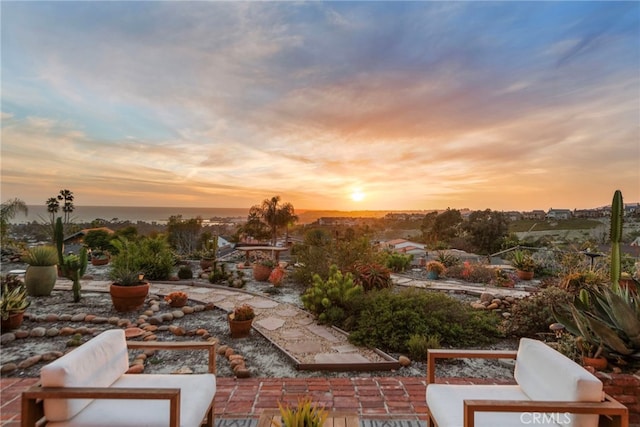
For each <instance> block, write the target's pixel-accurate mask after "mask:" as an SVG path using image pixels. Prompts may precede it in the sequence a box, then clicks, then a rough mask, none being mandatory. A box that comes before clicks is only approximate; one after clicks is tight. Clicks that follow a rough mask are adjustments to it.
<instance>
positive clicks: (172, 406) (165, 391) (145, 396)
mask: <svg viewBox="0 0 640 427" xmlns="http://www.w3.org/2000/svg"><path fill="white" fill-rule="evenodd" d="M216 344H217V341H203V342H197V341H185V342H173V341H170V342H159V341H127V348H128V349H142V350H207V351H208V352H209V361H208V372H209V373H211V374H215V373H216ZM140 375H144V374H140ZM52 398H55V399H61V398H68V399H85V398H86V399H140V400H168V401H169V427H179V426H180V389H179V388H161V389H158V388H131V387H128V388H119V387H42V385H41V384H40V383H38V384H35V385H34V386H32V387H30V388H29V389H27V390H26V391H24V392H23V393H22V414H21V425H22V427H36V426H44V425H46V419H45V418H44V405H43V403H44V402H43V400H44V399H52ZM214 410H215V404H214V399H211V404H210V405H209V409H208V410H207V414H206V416H205V418H204V419H203V420H202V423H201V425H203V426H207V427H213V426H214Z"/></svg>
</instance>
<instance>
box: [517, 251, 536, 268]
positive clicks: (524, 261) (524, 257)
mask: <svg viewBox="0 0 640 427" xmlns="http://www.w3.org/2000/svg"><path fill="white" fill-rule="evenodd" d="M511 263H512V264H513V266H514V267H515V268H517V269H518V270H520V271H533V270H534V269H535V268H536V262H535V261H534V260H533V257H531V255H530V254H529V253H528V252H525V251H520V250H517V251H514V252H513V259H512V260H511Z"/></svg>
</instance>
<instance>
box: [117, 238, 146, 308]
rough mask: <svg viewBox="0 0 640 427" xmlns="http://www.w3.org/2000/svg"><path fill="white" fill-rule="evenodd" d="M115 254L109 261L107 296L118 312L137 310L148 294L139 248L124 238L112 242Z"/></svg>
mask: <svg viewBox="0 0 640 427" xmlns="http://www.w3.org/2000/svg"><path fill="white" fill-rule="evenodd" d="M113 246H114V247H115V248H116V250H117V254H116V255H115V256H114V258H113V260H112V261H111V271H110V272H109V278H110V279H111V280H112V281H113V282H112V283H111V285H110V286H109V294H110V295H111V301H112V302H113V307H114V308H115V309H116V311H119V312H128V311H135V310H138V309H139V308H140V307H142V306H143V305H144V301H145V299H146V298H147V295H148V294H149V282H147V281H145V280H144V274H143V273H141V270H142V268H141V267H142V265H141V256H140V247H139V246H138V245H137V244H136V243H135V242H132V241H129V240H127V239H124V238H120V239H118V240H114V241H113Z"/></svg>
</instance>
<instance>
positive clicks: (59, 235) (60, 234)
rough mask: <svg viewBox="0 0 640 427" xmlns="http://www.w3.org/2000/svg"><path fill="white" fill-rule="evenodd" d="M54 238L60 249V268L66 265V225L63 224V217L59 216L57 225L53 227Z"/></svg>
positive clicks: (57, 247)
mask: <svg viewBox="0 0 640 427" xmlns="http://www.w3.org/2000/svg"><path fill="white" fill-rule="evenodd" d="M53 240H54V241H55V244H56V249H57V250H58V265H59V266H60V268H63V266H64V226H63V225H62V218H61V217H58V219H57V220H56V225H55V227H54V228H53Z"/></svg>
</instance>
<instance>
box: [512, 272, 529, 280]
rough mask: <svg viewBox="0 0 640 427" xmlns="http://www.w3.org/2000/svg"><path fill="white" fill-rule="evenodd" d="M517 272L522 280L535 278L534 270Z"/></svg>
mask: <svg viewBox="0 0 640 427" xmlns="http://www.w3.org/2000/svg"><path fill="white" fill-rule="evenodd" d="M516 274H517V275H518V279H520V280H531V279H533V271H522V270H517V271H516Z"/></svg>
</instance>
